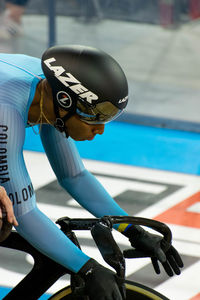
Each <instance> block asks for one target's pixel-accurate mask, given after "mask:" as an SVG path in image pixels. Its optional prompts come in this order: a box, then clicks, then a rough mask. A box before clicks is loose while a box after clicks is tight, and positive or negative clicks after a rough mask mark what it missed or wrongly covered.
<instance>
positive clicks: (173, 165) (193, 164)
mask: <svg viewBox="0 0 200 300" xmlns="http://www.w3.org/2000/svg"><path fill="white" fill-rule="evenodd" d="M76 144H77V147H78V149H79V152H80V154H81V157H82V158H87V159H94V160H102V161H107V162H114V163H120V164H129V165H134V166H140V167H147V168H153V169H154V168H155V169H161V170H167V171H174V172H183V173H189V174H196V175H199V174H200V135H199V134H198V133H193V132H187V131H179V130H173V129H162V128H156V127H148V126H140V125H133V124H129V123H122V122H112V123H109V124H107V125H106V129H105V132H104V134H103V135H102V136H97V137H96V138H95V139H94V141H85V142H77V143H76ZM24 149H25V150H33V151H41V152H43V151H44V150H43V147H42V145H41V142H40V138H39V136H37V135H35V134H34V133H33V130H32V129H31V128H29V129H28V130H27V136H26V142H25V146H24Z"/></svg>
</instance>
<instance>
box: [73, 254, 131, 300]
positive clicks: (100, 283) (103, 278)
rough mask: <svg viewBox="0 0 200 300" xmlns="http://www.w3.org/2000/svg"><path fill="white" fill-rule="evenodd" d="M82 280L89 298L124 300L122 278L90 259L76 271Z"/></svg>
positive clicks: (92, 299)
mask: <svg viewBox="0 0 200 300" xmlns="http://www.w3.org/2000/svg"><path fill="white" fill-rule="evenodd" d="M78 275H80V276H81V277H82V278H83V279H84V281H85V288H86V293H87V295H88V296H89V299H90V300H94V299H95V300H124V299H126V297H125V285H124V280H123V279H122V278H119V277H118V276H117V275H115V273H114V272H112V271H111V270H109V269H107V268H105V267H103V266H102V265H100V264H99V263H98V262H97V261H96V260H94V259H90V260H89V261H88V262H87V263H86V264H85V265H84V266H83V267H82V268H81V270H80V271H79V272H78Z"/></svg>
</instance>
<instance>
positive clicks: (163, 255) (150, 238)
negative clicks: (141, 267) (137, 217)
mask: <svg viewBox="0 0 200 300" xmlns="http://www.w3.org/2000/svg"><path fill="white" fill-rule="evenodd" d="M123 234H124V235H125V236H126V237H128V238H129V241H130V243H131V246H133V247H134V248H135V249H136V252H137V253H138V251H139V252H140V253H141V256H142V255H144V256H149V257H151V261H152V264H153V267H154V270H155V272H156V273H157V274H160V268H159V265H158V261H160V262H161V264H162V265H163V267H164V269H165V272H166V273H167V274H168V275H169V276H173V275H174V273H175V274H177V275H179V274H180V273H181V271H180V268H182V267H183V262H182V259H181V257H180V255H179V253H178V251H177V250H176V249H175V248H174V247H173V246H172V245H171V244H169V243H167V242H166V241H165V240H164V239H163V238H162V237H161V236H159V235H156V234H152V233H150V232H148V231H146V230H144V229H143V228H142V227H140V226H137V225H135V226H131V227H129V228H128V229H127V230H126V231H125V232H123ZM133 256H134V250H133Z"/></svg>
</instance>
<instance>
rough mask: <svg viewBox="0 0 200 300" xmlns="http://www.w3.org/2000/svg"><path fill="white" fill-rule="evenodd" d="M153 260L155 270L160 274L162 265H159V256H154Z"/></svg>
mask: <svg viewBox="0 0 200 300" xmlns="http://www.w3.org/2000/svg"><path fill="white" fill-rule="evenodd" d="M151 262H152V265H153V267H154V270H155V272H156V274H160V267H159V264H158V260H157V258H156V257H152V258H151Z"/></svg>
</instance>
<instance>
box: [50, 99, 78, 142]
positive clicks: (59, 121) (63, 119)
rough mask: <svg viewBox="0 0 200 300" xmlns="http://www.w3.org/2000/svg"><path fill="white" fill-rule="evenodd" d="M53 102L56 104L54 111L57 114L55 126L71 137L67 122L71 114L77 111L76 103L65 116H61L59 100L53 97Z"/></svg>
mask: <svg viewBox="0 0 200 300" xmlns="http://www.w3.org/2000/svg"><path fill="white" fill-rule="evenodd" d="M53 104H54V112H55V115H56V121H55V123H54V127H55V128H56V129H57V130H58V131H60V132H62V133H63V132H64V133H65V135H66V138H68V137H69V135H68V132H67V128H66V126H65V122H66V121H67V120H68V119H69V118H71V116H73V115H74V114H75V112H76V108H75V105H73V107H72V108H71V109H70V110H69V111H68V113H67V114H66V115H65V116H64V117H61V116H60V112H59V105H58V104H57V101H56V100H55V98H54V97H53Z"/></svg>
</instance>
